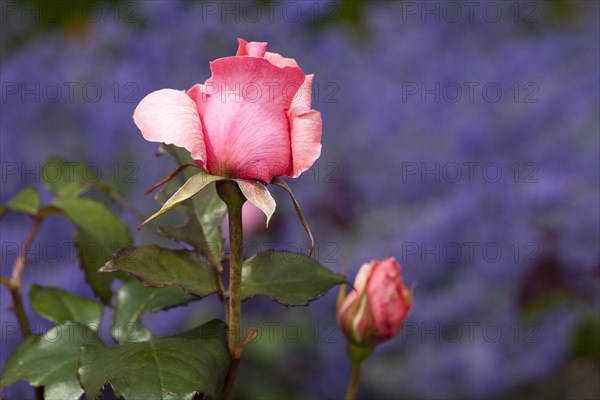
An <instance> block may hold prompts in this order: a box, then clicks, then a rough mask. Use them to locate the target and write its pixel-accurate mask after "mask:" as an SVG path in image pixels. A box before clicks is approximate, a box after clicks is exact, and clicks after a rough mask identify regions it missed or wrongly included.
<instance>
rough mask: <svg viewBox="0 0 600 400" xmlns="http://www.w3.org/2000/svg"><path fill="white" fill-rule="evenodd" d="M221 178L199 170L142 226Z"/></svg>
mask: <svg viewBox="0 0 600 400" xmlns="http://www.w3.org/2000/svg"><path fill="white" fill-rule="evenodd" d="M221 179H223V178H222V177H220V176H214V175H210V174H207V173H205V172H199V173H197V174H195V175H194V176H192V177H191V178H190V179H188V180H187V181H186V182H185V183H184V184H183V186H181V187H180V188H179V190H177V191H176V192H175V194H174V195H173V196H171V197H170V198H169V199H168V200H167V201H166V202H165V204H163V206H162V207H161V209H160V210H158V211H157V212H156V213H154V214H153V215H152V216H151V217H150V218H148V219H147V220H145V221H144V222H143V223H142V224H141V225H140V228H141V227H143V226H144V225H146V224H147V223H148V222H150V221H152V220H153V219H155V218H156V217H159V216H161V215H163V214H164V213H166V212H167V211H169V210H171V209H172V208H174V207H176V206H178V205H179V204H181V203H183V202H184V201H186V200H187V199H189V198H190V197H192V196H193V195H195V194H196V193H198V192H199V191H201V190H202V189H204V188H205V187H206V186H207V185H208V184H209V183H212V182H216V181H218V180H221Z"/></svg>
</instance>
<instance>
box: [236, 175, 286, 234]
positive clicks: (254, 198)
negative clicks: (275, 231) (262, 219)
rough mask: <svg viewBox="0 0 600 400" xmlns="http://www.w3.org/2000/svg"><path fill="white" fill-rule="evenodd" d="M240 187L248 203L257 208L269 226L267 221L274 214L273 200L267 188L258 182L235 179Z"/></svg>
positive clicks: (274, 204)
mask: <svg viewBox="0 0 600 400" xmlns="http://www.w3.org/2000/svg"><path fill="white" fill-rule="evenodd" d="M235 181H236V182H237V183H238V186H239V187H240V190H241V191H242V193H244V196H246V198H247V199H248V201H249V202H250V203H252V204H254V205H255V206H256V207H258V209H259V210H261V211H262V212H263V213H264V214H265V215H266V216H267V227H268V226H269V221H270V220H271V217H272V216H273V213H274V212H275V206H276V205H277V204H276V203H275V199H273V196H271V193H269V189H267V186H266V185H265V184H264V183H262V182H259V181H251V180H248V179H236V180H235Z"/></svg>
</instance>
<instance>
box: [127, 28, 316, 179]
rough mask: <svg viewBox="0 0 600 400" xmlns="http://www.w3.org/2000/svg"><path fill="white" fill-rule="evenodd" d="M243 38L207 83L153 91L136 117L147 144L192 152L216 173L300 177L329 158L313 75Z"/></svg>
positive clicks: (215, 65) (213, 64) (217, 62)
mask: <svg viewBox="0 0 600 400" xmlns="http://www.w3.org/2000/svg"><path fill="white" fill-rule="evenodd" d="M238 41H239V48H238V51H237V53H236V55H235V56H231V57H223V58H219V59H217V60H215V61H213V62H211V63H210V70H211V72H212V75H211V77H210V78H208V79H207V80H206V81H205V82H204V84H196V85H193V86H192V87H191V88H190V89H189V90H187V91H185V90H174V89H162V90H158V91H155V92H152V93H150V94H149V95H147V96H146V97H144V98H143V99H142V101H141V102H140V104H139V105H138V106H137V108H136V109H135V112H134V114H133V119H134V121H135V123H136V125H137V126H138V128H140V130H141V132H142V135H143V136H144V138H145V139H146V140H148V141H151V142H163V143H167V144H174V145H176V146H179V147H184V148H186V149H187V150H188V151H189V152H190V154H191V156H192V158H193V159H194V160H196V163H197V164H198V165H199V166H200V167H202V168H203V169H204V170H205V171H207V172H209V173H211V174H213V175H218V176H224V177H227V178H241V179H256V180H260V181H263V182H266V183H270V182H271V180H272V179H273V178H274V177H277V176H282V177H291V178H296V177H298V176H299V175H300V174H301V173H302V172H304V171H306V170H307V169H309V168H310V167H311V166H312V165H313V163H314V162H315V160H316V159H317V158H319V155H320V154H321V131H322V122H321V113H319V112H318V111H315V110H313V109H312V108H311V103H312V82H313V75H305V74H304V72H303V71H302V69H301V68H300V67H299V66H298V64H297V63H296V61H295V60H294V59H293V58H286V57H283V56H281V55H279V54H277V53H271V52H268V51H267V43H264V42H246V41H245V40H243V39H238Z"/></svg>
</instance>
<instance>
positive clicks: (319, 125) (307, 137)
mask: <svg viewBox="0 0 600 400" xmlns="http://www.w3.org/2000/svg"><path fill="white" fill-rule="evenodd" d="M289 118H290V129H291V142H292V163H293V171H292V175H289V176H290V177H292V178H297V177H298V176H300V174H301V173H303V172H304V171H306V170H307V169H309V168H310V167H311V166H312V165H313V164H314V162H315V160H316V159H317V158H319V156H320V155H321V134H322V132H323V122H322V120H321V113H320V112H318V111H315V110H309V109H307V108H306V107H296V108H294V109H293V110H292V111H291V112H290V116H289Z"/></svg>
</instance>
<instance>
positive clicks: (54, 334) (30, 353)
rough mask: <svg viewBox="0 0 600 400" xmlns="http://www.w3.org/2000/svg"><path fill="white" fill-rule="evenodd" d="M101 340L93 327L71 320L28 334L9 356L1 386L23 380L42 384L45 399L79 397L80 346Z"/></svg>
mask: <svg viewBox="0 0 600 400" xmlns="http://www.w3.org/2000/svg"><path fill="white" fill-rule="evenodd" d="M101 343H102V342H101V341H100V339H98V337H97V336H96V333H95V332H94V331H92V330H90V329H88V328H87V327H85V326H81V325H78V324H74V323H67V324H64V325H59V326H55V327H53V328H52V329H50V330H49V331H48V332H46V333H45V334H44V335H36V336H31V337H29V338H28V339H27V340H25V342H23V344H21V345H20V346H19V347H18V348H17V350H16V351H15V352H14V353H13V354H12V355H11V356H10V358H9V359H8V361H7V363H6V365H5V366H4V372H3V377H2V380H0V388H3V387H5V386H7V385H10V384H12V383H14V382H16V381H18V380H25V381H27V382H29V383H30V384H31V385H33V386H44V395H45V398H46V399H47V400H78V399H79V398H80V397H81V395H82V394H83V390H82V389H81V387H80V386H79V382H78V380H77V359H78V358H79V348H80V347H81V346H83V345H85V344H88V345H89V344H101Z"/></svg>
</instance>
